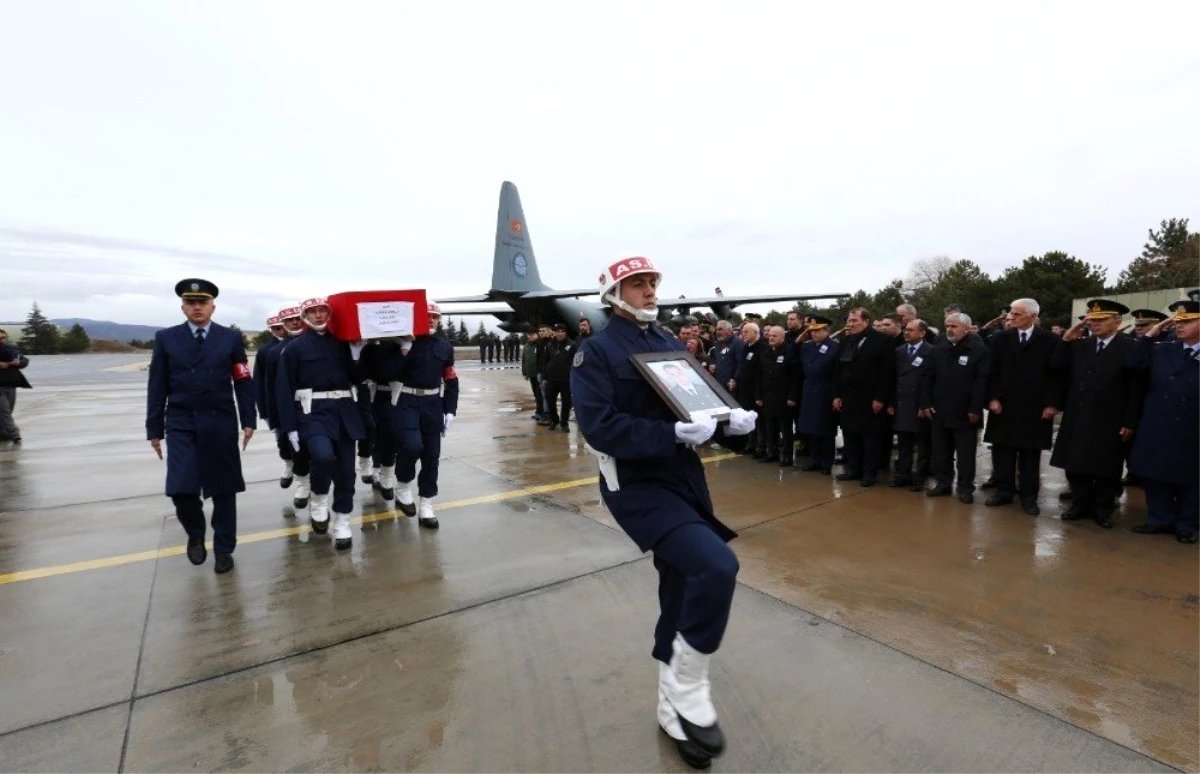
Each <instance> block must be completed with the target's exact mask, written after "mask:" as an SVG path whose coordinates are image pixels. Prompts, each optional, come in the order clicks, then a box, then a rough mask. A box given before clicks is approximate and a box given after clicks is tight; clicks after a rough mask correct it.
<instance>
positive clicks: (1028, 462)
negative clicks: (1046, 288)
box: [983, 298, 1062, 516]
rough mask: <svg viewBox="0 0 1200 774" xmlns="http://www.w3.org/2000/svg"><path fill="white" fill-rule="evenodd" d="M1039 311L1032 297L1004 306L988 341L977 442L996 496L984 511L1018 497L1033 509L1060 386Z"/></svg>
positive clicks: (1054, 341) (1053, 339)
mask: <svg viewBox="0 0 1200 774" xmlns="http://www.w3.org/2000/svg"><path fill="white" fill-rule="evenodd" d="M1040 313H1041V308H1040V306H1039V305H1038V303H1037V301H1035V300H1034V299H1032V298H1018V299H1017V300H1016V301H1013V302H1012V304H1010V305H1009V311H1008V324H1007V325H1006V327H1005V330H1004V331H1003V332H1001V333H997V334H995V335H993V336H992V337H991V339H990V347H991V350H992V359H991V372H990V373H989V375H988V420H987V430H986V431H985V432H984V436H983V439H984V441H986V442H987V443H990V444H992V457H993V460H994V465H995V467H994V470H993V471H992V475H993V477H994V479H995V484H996V493H995V494H993V495H992V496H991V497H989V498H988V499H987V501H986V503H985V504H986V505H988V506H992V507H994V506H998V505H1008V504H1010V503H1011V502H1012V501H1013V495H1017V494H1019V496H1020V500H1021V509H1022V510H1024V511H1025V513H1027V514H1029V515H1030V516H1037V515H1039V514H1040V513H1041V508H1040V507H1039V506H1038V502H1037V499H1038V491H1039V488H1040V485H1039V482H1040V476H1041V473H1040V470H1041V464H1042V451H1043V450H1049V449H1050V445H1051V438H1052V436H1053V434H1054V417H1055V415H1056V414H1058V409H1059V403H1060V402H1061V395H1062V387H1061V385H1060V383H1059V376H1058V372H1057V371H1056V370H1055V369H1054V353H1055V351H1056V350H1057V349H1058V347H1059V339H1058V337H1057V336H1055V335H1054V334H1052V333H1048V332H1046V331H1045V330H1043V329H1042V328H1041V327H1039V326H1038V325H1037V319H1038V315H1039V314H1040Z"/></svg>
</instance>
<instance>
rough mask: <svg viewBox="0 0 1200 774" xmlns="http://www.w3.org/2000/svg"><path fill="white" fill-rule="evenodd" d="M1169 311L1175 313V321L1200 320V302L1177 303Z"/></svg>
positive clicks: (1169, 307)
mask: <svg viewBox="0 0 1200 774" xmlns="http://www.w3.org/2000/svg"><path fill="white" fill-rule="evenodd" d="M1167 309H1169V310H1171V311H1172V312H1174V313H1175V320H1176V321H1178V322H1186V321H1188V320H1200V301H1176V302H1175V303H1173V304H1171V305H1170V306H1168V307H1167Z"/></svg>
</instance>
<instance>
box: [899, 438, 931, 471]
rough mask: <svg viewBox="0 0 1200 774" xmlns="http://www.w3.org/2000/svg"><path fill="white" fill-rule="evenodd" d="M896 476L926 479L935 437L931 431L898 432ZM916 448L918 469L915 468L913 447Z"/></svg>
mask: <svg viewBox="0 0 1200 774" xmlns="http://www.w3.org/2000/svg"><path fill="white" fill-rule="evenodd" d="M896 435H897V441H896V448H897V449H898V450H899V453H898V454H897V455H896V477H897V478H907V479H914V478H915V479H916V480H918V481H924V480H925V479H926V478H927V477H928V476H929V470H930V457H931V455H932V454H933V439H932V438H931V437H930V435H929V433H906V432H899V433H896ZM914 448H915V449H916V453H917V454H916V456H917V469H916V470H915V471H914V470H913V449H914Z"/></svg>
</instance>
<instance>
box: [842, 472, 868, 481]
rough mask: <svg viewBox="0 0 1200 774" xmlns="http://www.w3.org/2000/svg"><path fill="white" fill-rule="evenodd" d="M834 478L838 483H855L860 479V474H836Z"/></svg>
mask: <svg viewBox="0 0 1200 774" xmlns="http://www.w3.org/2000/svg"><path fill="white" fill-rule="evenodd" d="M835 478H836V479H837V480H838V481H856V480H860V479H862V474H861V473H849V472H847V473H838V474H837V476H835Z"/></svg>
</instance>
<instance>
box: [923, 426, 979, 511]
mask: <svg viewBox="0 0 1200 774" xmlns="http://www.w3.org/2000/svg"><path fill="white" fill-rule="evenodd" d="M930 434H931V435H932V436H933V475H934V476H936V477H937V485H938V487H939V488H941V489H945V488H946V487H949V486H951V485H953V484H954V483H955V478H954V469H955V466H956V464H957V467H958V492H959V494H962V493H964V492H974V491H975V448H976V446H978V444H979V430H978V428H975V427H968V428H963V429H954V428H949V427H945V426H943V425H939V424H937V423H936V422H934V423H933V427H932V428H931V430H930Z"/></svg>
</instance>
